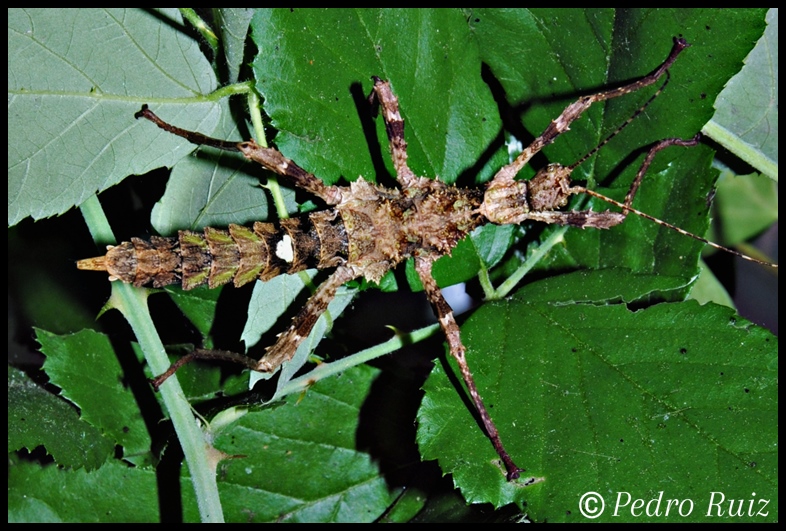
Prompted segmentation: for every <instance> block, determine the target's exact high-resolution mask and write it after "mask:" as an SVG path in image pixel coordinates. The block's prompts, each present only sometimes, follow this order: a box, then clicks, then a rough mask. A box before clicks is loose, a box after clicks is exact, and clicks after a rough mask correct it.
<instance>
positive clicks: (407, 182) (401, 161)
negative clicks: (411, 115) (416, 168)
mask: <svg viewBox="0 0 786 531" xmlns="http://www.w3.org/2000/svg"><path fill="white" fill-rule="evenodd" d="M371 79H373V80H374V88H373V89H372V90H371V94H369V96H368V99H369V103H370V104H371V105H372V107H373V106H374V104H376V103H379V106H380V108H381V109H382V118H383V119H384V120H385V130H386V131H387V133H388V141H389V142H390V154H391V156H392V158H393V166H394V167H395V168H396V180H397V181H398V183H399V184H400V185H401V187H402V188H407V187H409V186H412V185H413V184H415V182H416V181H417V176H416V175H415V174H414V173H413V172H412V170H411V169H409V166H408V165H407V142H406V140H404V119H403V118H402V117H401V113H400V112H399V110H398V98H397V97H396V95H395V94H393V91H392V90H391V88H390V82H389V81H383V80H382V79H380V78H378V77H377V76H373V77H372V78H371Z"/></svg>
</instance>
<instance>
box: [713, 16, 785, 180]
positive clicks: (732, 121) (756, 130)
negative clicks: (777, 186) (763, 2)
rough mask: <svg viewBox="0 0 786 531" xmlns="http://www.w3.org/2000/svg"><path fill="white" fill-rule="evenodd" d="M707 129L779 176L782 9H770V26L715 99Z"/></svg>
mask: <svg viewBox="0 0 786 531" xmlns="http://www.w3.org/2000/svg"><path fill="white" fill-rule="evenodd" d="M715 108H716V109H717V112H716V113H715V115H714V116H713V117H712V121H710V123H708V124H707V126H706V128H705V131H706V132H707V134H709V135H711V136H712V137H713V139H715V140H716V141H717V142H719V143H720V144H721V145H723V146H724V147H725V148H727V149H729V150H731V151H732V152H733V153H735V154H736V155H737V156H739V157H740V158H742V159H743V160H745V161H746V162H748V163H749V164H750V165H752V166H753V167H754V168H756V169H757V170H759V171H760V172H762V173H764V174H765V175H768V176H769V177H770V178H771V179H774V180H776V181H777V179H778V10H777V9H770V10H769V11H768V12H767V29H766V30H765V32H764V36H763V37H762V39H761V40H760V41H759V43H758V45H757V46H756V47H755V48H754V49H753V51H752V52H751V54H750V55H749V56H748V57H747V58H746V59H745V67H744V68H743V69H742V71H741V72H740V73H739V74H737V75H736V76H734V77H733V78H732V79H731V80H729V83H728V84H727V85H726V88H725V89H724V90H723V92H722V93H721V94H720V96H719V97H718V99H717V101H716V102H715Z"/></svg>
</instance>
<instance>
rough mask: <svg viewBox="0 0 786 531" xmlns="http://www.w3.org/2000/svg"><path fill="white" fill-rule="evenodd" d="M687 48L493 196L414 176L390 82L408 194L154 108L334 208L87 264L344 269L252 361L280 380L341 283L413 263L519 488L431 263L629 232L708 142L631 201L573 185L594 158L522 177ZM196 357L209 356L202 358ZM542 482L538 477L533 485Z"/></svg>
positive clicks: (394, 144)
mask: <svg viewBox="0 0 786 531" xmlns="http://www.w3.org/2000/svg"><path fill="white" fill-rule="evenodd" d="M687 46H688V44H687V43H686V42H685V41H684V40H682V39H675V42H674V46H673V48H672V50H671V53H670V54H669V56H668V58H667V59H666V60H665V61H664V62H663V64H661V65H660V66H659V67H658V68H656V69H655V70H654V71H653V72H652V73H651V74H649V75H648V76H645V77H643V78H642V79H640V80H638V81H636V82H633V83H630V84H628V85H624V86H622V87H619V88H616V89H611V90H608V91H604V92H599V93H597V94H593V95H590V96H584V97H582V98H580V99H579V100H578V101H576V102H575V103H572V104H571V105H569V106H568V107H566V108H565V110H564V111H563V112H562V113H561V114H560V115H559V116H558V117H557V118H556V119H555V120H553V121H552V122H551V124H550V125H549V126H548V127H547V128H546V130H545V131H544V132H543V134H541V135H540V136H539V137H537V138H535V140H534V141H533V142H532V143H531V144H530V145H529V146H528V147H527V148H525V149H524V150H523V151H522V153H521V154H520V155H519V156H518V157H517V158H516V159H515V160H514V161H513V162H511V163H510V164H508V165H506V166H504V167H503V168H501V169H500V170H499V171H498V172H497V174H496V175H495V176H494V178H493V179H492V180H491V181H490V182H489V184H488V186H487V187H486V189H485V190H474V189H464V188H456V187H454V186H449V185H446V184H444V183H442V182H440V181H438V180H432V179H429V178H426V177H419V176H416V175H415V174H414V173H413V172H412V170H411V169H410V168H409V166H408V165H407V143H406V141H405V139H404V121H403V119H402V118H401V115H400V113H399V106H398V100H397V98H396V96H395V95H394V94H393V91H392V90H391V87H390V83H389V82H388V81H383V80H382V79H379V78H377V77H374V78H373V79H374V87H373V90H372V92H371V95H370V96H369V101H370V103H371V104H372V105H377V104H378V105H379V107H380V109H381V112H382V115H383V118H384V120H385V126H386V131H387V134H388V139H389V143H390V150H391V156H392V160H393V164H394V166H395V168H396V180H397V181H398V184H399V186H400V188H385V187H382V186H379V185H375V184H371V183H369V182H367V181H365V180H363V179H362V178H361V179H358V180H357V181H355V182H353V183H351V184H350V185H349V186H343V187H342V186H327V185H325V184H324V183H323V182H322V181H321V180H319V179H318V178H317V177H315V176H314V175H313V174H311V173H309V172H308V171H306V170H304V169H303V168H301V167H300V166H298V165H297V164H296V163H295V162H293V161H291V160H289V159H287V158H286V157H285V156H284V155H283V154H282V153H280V152H279V151H277V150H275V149H272V148H266V147H262V146H259V145H258V144H257V143H256V142H255V141H253V140H250V141H246V142H240V143H237V144H234V143H231V142H226V141H223V140H217V139H213V138H209V137H206V136H204V135H201V134H199V133H193V132H190V131H185V130H183V129H180V128H177V127H175V126H172V125H170V124H168V123H166V122H164V121H163V120H161V119H160V118H158V116H156V115H155V114H153V113H152V112H150V111H149V110H148V109H147V107H146V106H145V107H143V109H142V110H141V111H140V112H139V113H137V117H138V118H139V117H144V118H146V119H148V120H150V121H152V122H154V123H155V124H156V125H158V126H159V127H161V128H162V129H165V130H167V131H169V132H171V133H173V134H177V135H180V136H182V137H184V138H186V139H188V140H190V141H192V142H194V143H198V144H206V145H210V146H214V147H218V148H220V149H226V150H232V151H240V152H241V153H243V154H244V155H245V156H246V157H247V158H248V159H250V160H253V161H256V162H258V163H259V164H261V165H262V166H264V167H265V168H267V169H268V170H271V171H273V172H275V173H278V174H280V175H282V176H286V177H287V178H289V179H290V180H291V181H292V182H293V183H294V184H295V185H296V186H298V187H299V188H301V189H303V190H306V191H308V192H310V193H312V194H314V195H316V196H317V197H319V198H321V199H322V200H323V201H324V202H325V203H326V204H327V206H328V209H327V210H325V211H323V212H319V213H315V214H310V215H308V216H306V217H302V218H298V219H287V220H282V221H281V222H280V223H279V224H278V225H274V224H271V223H261V222H257V223H255V224H254V226H253V228H247V227H241V226H238V225H231V226H230V227H229V229H228V230H226V231H225V230H218V229H212V228H207V229H205V231H204V233H196V232H192V231H181V232H180V233H179V235H178V237H177V238H160V237H153V238H151V239H150V241H149V242H146V241H144V240H140V239H138V238H134V239H132V240H131V242H125V243H122V244H120V245H118V246H116V247H110V248H109V251H108V252H107V255H106V256H104V257H98V258H92V259H88V260H82V261H80V262H79V264H78V266H79V267H80V268H82V269H93V270H106V271H108V272H109V274H110V279H112V280H116V279H119V280H122V281H124V282H130V283H133V284H134V285H137V286H143V285H148V284H151V285H153V286H156V287H159V286H163V285H166V284H171V283H176V282H181V283H182V285H183V288H184V289H191V288H193V287H196V286H198V285H201V284H204V283H207V284H208V285H210V286H211V287H214V286H218V285H221V284H224V283H226V282H229V281H233V282H234V284H235V285H236V286H240V285H242V284H245V283H247V282H249V281H251V280H252V279H254V278H260V279H261V280H268V279H270V278H272V277H274V276H276V275H279V274H282V273H294V272H296V271H300V270H302V269H305V268H307V267H312V266H313V267H319V268H336V270H335V272H334V273H333V274H331V276H330V277H329V278H328V279H327V280H326V281H325V282H324V283H323V284H322V285H320V287H319V289H318V290H317V291H316V293H315V294H314V295H313V296H312V297H311V298H310V299H309V301H308V302H307V303H306V305H305V307H304V308H303V309H302V310H301V311H300V312H299V313H298V315H297V316H296V317H295V319H294V320H293V322H292V325H291V326H290V327H289V328H288V329H287V330H286V331H285V332H284V333H283V334H281V335H280V336H279V339H278V341H276V343H275V345H273V346H272V347H271V348H270V349H269V350H268V351H267V353H266V354H265V356H264V357H263V358H262V359H261V360H259V361H258V362H257V361H250V362H248V363H247V364H248V365H249V366H250V367H251V368H253V369H255V370H257V371H265V372H270V371H274V370H276V369H277V368H278V367H279V366H280V365H281V364H282V363H283V362H285V361H287V360H289V359H291V358H292V356H293V355H294V353H295V350H296V349H297V347H298V346H299V345H300V344H301V342H302V341H303V339H305V338H306V337H307V336H308V334H309V333H310V332H311V330H312V328H313V326H314V324H315V323H316V320H317V319H318V318H319V316H320V315H321V314H322V313H323V312H324V311H325V309H326V308H327V306H328V303H329V302H330V301H331V300H332V299H333V297H334V296H335V294H336V290H337V289H338V288H339V287H340V286H341V285H342V284H344V283H345V282H347V281H349V280H352V279H355V278H358V277H365V278H367V279H369V280H371V281H375V282H376V281H379V280H380V279H381V278H382V276H383V275H384V274H385V273H386V272H387V271H388V270H390V269H391V268H393V267H395V266H396V265H397V264H399V263H400V262H402V261H403V260H405V259H407V258H414V259H415V271H416V272H417V273H418V275H419V277H420V280H421V281H422V283H423V286H424V288H425V291H426V295H427V297H428V299H429V301H430V302H431V304H432V306H433V307H434V310H435V313H436V314H437V317H438V320H439V323H440V325H441V327H442V329H443V331H444V332H445V335H446V337H447V340H448V345H449V348H450V354H451V355H452V356H453V357H454V358H455V359H456V361H457V362H458V364H459V367H460V368H461V375H462V378H463V379H464V382H465V383H466V385H467V389H468V391H469V394H470V397H471V399H472V402H473V403H474V405H475V408H476V409H477V411H478V414H479V415H480V418H481V420H482V422H483V426H484V428H485V430H486V433H487V435H488V436H489V438H490V439H491V441H492V443H493V445H494V448H495V450H496V451H497V454H498V455H499V457H500V459H501V461H502V463H503V464H504V466H505V469H506V472H507V478H508V479H509V480H513V479H516V478H518V477H519V475H520V472H521V471H522V470H523V469H521V468H519V467H518V466H517V465H516V464H515V463H514V462H513V459H512V458H511V457H510V456H509V455H508V453H507V452H506V451H505V448H504V446H503V444H502V440H501V437H500V434H499V432H498V431H497V428H496V426H495V425H494V422H493V421H492V419H491V417H490V415H489V413H488V411H487V410H486V407H485V405H484V404H483V400H482V399H481V396H480V393H479V391H478V389H477V387H476V386H475V382H474V380H473V378H472V373H471V372H470V370H469V366H468V363H467V360H466V357H465V351H466V349H465V347H464V345H463V344H462V342H461V335H460V330H459V327H458V325H457V324H456V320H455V318H454V316H453V311H452V309H451V308H450V306H449V305H448V303H447V302H446V301H445V299H444V297H443V296H442V293H441V291H440V289H439V287H438V286H437V284H436V281H435V280H434V278H433V276H432V274H431V270H432V265H433V263H434V262H435V261H436V260H437V259H438V258H440V257H442V256H445V255H447V254H450V252H451V250H452V249H453V248H454V247H455V246H456V244H457V243H458V242H459V241H460V240H461V239H463V238H464V237H466V236H467V235H468V234H469V233H470V232H471V231H472V230H473V229H475V228H476V227H478V226H479V225H482V224H484V223H488V222H492V223H498V224H509V223H521V222H522V221H524V220H536V221H542V222H546V223H557V224H561V225H571V226H575V227H581V228H585V227H593V228H601V229H606V228H609V227H612V226H614V225H617V224H619V223H621V222H622V221H623V220H624V219H625V216H626V215H627V214H628V212H636V213H639V212H638V211H637V210H635V209H634V208H633V207H632V202H633V197H634V195H635V193H636V190H637V189H638V186H639V184H640V182H641V180H642V179H643V177H644V174H645V172H646V170H647V168H648V166H649V164H650V163H651V161H652V158H653V157H654V156H655V154H656V153H657V152H658V151H660V150H662V149H665V148H667V147H669V146H674V145H678V146H692V145H695V144H696V143H698V136H697V137H696V138H693V139H691V140H680V139H666V140H664V141H661V142H660V143H658V144H657V145H655V146H654V147H653V148H652V149H651V150H650V152H649V154H648V155H647V157H646V159H645V161H644V163H643V164H642V166H641V168H640V170H639V172H638V174H637V176H636V179H635V180H634V182H633V184H632V186H631V189H630V192H629V193H628V196H627V197H626V199H625V202H624V203H619V202H616V201H613V200H611V199H608V198H605V197H603V196H600V195H599V194H597V193H595V192H592V191H591V190H587V189H586V188H584V187H581V186H574V185H572V184H571V181H570V175H571V173H572V172H573V170H574V169H575V167H576V166H577V165H578V164H579V163H580V162H582V161H583V160H584V159H582V161H579V162H577V163H576V164H574V165H572V166H562V165H560V164H551V165H549V166H547V167H546V168H544V169H543V170H541V171H540V172H538V174H537V175H536V176H535V177H534V178H533V179H532V180H530V181H528V182H525V181H517V180H515V177H516V175H517V174H518V172H519V171H520V170H521V169H522V168H523V167H524V165H526V164H527V163H528V162H529V160H530V159H531V158H532V157H533V156H534V155H535V154H536V153H538V152H539V151H540V150H541V149H542V148H543V147H544V146H546V145H548V144H550V143H551V142H553V141H554V140H555V139H556V138H557V137H558V136H559V135H561V134H562V133H564V132H565V131H567V130H568V129H569V126H570V124H571V123H572V122H573V121H575V120H576V119H578V118H579V117H580V116H581V114H582V113H583V112H584V111H585V110H587V109H588V108H589V107H590V106H591V105H592V104H593V103H595V102H599V101H604V100H607V99H610V98H616V97H619V96H622V95H625V94H628V93H630V92H632V91H635V90H637V89H639V88H642V87H645V86H648V85H651V84H653V83H655V82H656V81H657V80H658V79H659V78H660V77H661V76H663V75H664V74H665V73H666V72H667V69H668V68H669V66H671V64H672V63H673V62H674V61H675V60H676V59H677V56H678V55H679V54H680V52H681V51H682V50H684V49H685V48H686V47H687ZM631 119H632V118H631ZM629 122H630V120H629V121H628V123H629ZM625 125H626V124H625ZM623 127H624V125H623ZM606 141H608V139H607V140H606ZM604 143H605V142H604ZM601 145H603V144H601ZM577 193H587V194H591V195H594V196H596V197H601V198H603V199H605V200H607V201H608V202H610V203H612V204H615V205H617V206H619V207H620V208H621V209H622V211H621V212H612V211H608V210H607V211H605V212H593V211H581V212H579V211H572V212H563V211H560V210H558V209H559V208H562V207H564V206H565V205H566V204H567V201H568V198H569V197H570V196H571V195H573V194H577ZM639 214H642V213H639ZM642 215H644V214H642ZM644 216H645V217H648V218H649V219H652V218H651V217H650V216H646V215H644ZM658 222H659V223H663V222H660V221H658ZM663 224H664V225H668V224H665V223H663ZM677 230H679V231H680V232H682V233H683V234H687V233H685V232H684V231H682V230H681V229H677ZM688 235H689V236H692V237H694V238H697V239H700V240H702V241H706V240H703V239H701V238H698V237H697V236H694V235H691V234H688ZM192 356H193V357H199V355H198V352H197V353H195V354H193V355H192ZM244 363H245V362H244ZM176 369H177V366H173V368H171V369H170V371H167V373H165V374H163V375H161V376H160V377H159V378H157V379H156V385H159V384H161V383H162V382H163V381H164V380H165V379H166V378H167V377H168V376H170V375H171V374H172V373H173V372H174V370H176ZM535 481H536V480H535V479H534V478H529V479H527V480H525V481H523V484H524V485H529V484H531V483H533V482H535Z"/></svg>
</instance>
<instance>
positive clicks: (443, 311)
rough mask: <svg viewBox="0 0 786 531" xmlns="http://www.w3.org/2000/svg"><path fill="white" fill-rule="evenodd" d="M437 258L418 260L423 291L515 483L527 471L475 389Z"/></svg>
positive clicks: (416, 268) (498, 452) (508, 474)
mask: <svg viewBox="0 0 786 531" xmlns="http://www.w3.org/2000/svg"><path fill="white" fill-rule="evenodd" d="M435 258H437V257H433V256H426V257H417V258H415V270H416V271H417V272H418V275H419V276H420V281H421V282H422V283H423V288H424V289H425V290H426V296H427V297H428V300H429V302H431V305H432V306H433V307H434V312H435V313H436V314H437V319H438V320H439V324H440V326H441V327H442V331H443V332H444V333H445V337H446V338H447V341H448V348H449V350H450V355H451V356H453V358H454V359H455V360H456V362H457V363H458V365H459V369H460V370H461V377H462V378H463V379H464V383H466V384H467V389H468V390H469V395H470V397H471V398H472V402H473V404H475V409H477V411H478V414H479V415H480V418H481V421H482V422H483V427H484V428H485V430H486V434H487V435H488V437H489V439H491V444H493V445H494V449H495V450H496V451H497V454H498V455H499V457H500V459H502V462H503V463H504V464H505V470H506V471H507V479H508V481H512V480H514V479H517V478H518V477H519V476H520V473H521V472H523V471H524V469H523V468H519V467H518V466H517V465H516V463H514V462H513V459H512V458H511V457H510V455H509V454H508V452H507V451H506V450H505V447H504V446H503V444H502V440H501V439H500V436H499V431H498V430H497V427H496V426H495V425H494V421H493V420H491V416H490V415H489V412H488V410H487V409H486V406H485V405H484V404H483V399H482V398H481V397H480V393H479V392H478V388H477V386H476V385H475V380H474V378H473V377H472V372H471V371H470V370H469V365H468V364H467V357H466V355H465V354H466V351H467V348H466V347H465V346H464V344H463V343H462V342H461V331H460V330H459V327H458V324H457V323H456V318H455V317H454V316H453V309H452V308H451V307H450V305H449V304H448V302H447V301H446V300H445V297H443V296H442V291H440V289H439V287H438V286H437V282H436V281H435V280H434V277H433V276H432V275H431V266H432V264H433V262H434V259H435Z"/></svg>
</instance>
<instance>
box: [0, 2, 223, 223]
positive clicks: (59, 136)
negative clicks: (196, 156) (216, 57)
mask: <svg viewBox="0 0 786 531" xmlns="http://www.w3.org/2000/svg"><path fill="white" fill-rule="evenodd" d="M179 24H180V21H179V15H177V14H176V12H172V11H165V12H160V13H157V12H150V11H143V10H139V9H131V10H126V9H119V8H118V9H103V10H101V9H90V10H81V9H71V10H63V9H41V10H36V9H12V10H10V11H9V12H8V128H9V131H13V134H10V135H9V136H8V142H9V143H8V224H9V225H13V224H15V223H18V222H19V221H20V220H21V219H23V218H25V217H27V216H32V217H33V218H34V219H40V218H43V217H49V216H53V215H56V214H62V213H63V212H65V211H66V210H68V209H69V208H72V207H74V206H76V205H80V204H81V203H82V202H83V201H84V200H85V199H87V198H88V197H90V196H91V195H93V194H95V193H96V192H99V191H102V190H105V189H106V188H109V187H110V186H112V185H114V184H117V183H118V182H120V181H121V180H122V179H124V178H125V177H126V176H128V175H129V174H135V173H136V174H142V173H145V172H148V171H150V170H152V169H154V168H157V167H160V166H171V165H172V164H174V163H175V161H177V160H179V159H180V158H182V157H184V156H185V155H187V154H188V153H190V152H191V151H192V150H193V149H194V148H193V146H189V145H188V144H187V143H186V142H183V141H182V139H178V138H176V137H173V136H172V135H169V134H167V133H164V132H163V131H156V130H155V129H150V128H148V127H146V124H142V123H138V122H137V121H136V120H134V119H133V115H134V113H135V112H136V111H138V110H139V108H140V107H141V105H142V104H143V103H150V104H154V103H155V104H157V106H158V107H159V108H162V107H164V108H166V110H167V111H169V113H171V114H170V115H169V117H170V119H172V120H176V121H177V122H178V123H179V124H180V125H181V126H183V127H186V128H189V129H198V128H200V129H206V130H207V131H209V132H212V129H213V128H214V127H215V124H216V123H217V121H218V119H219V118H220V110H219V108H218V106H217V105H216V103H215V102H210V101H206V100H204V99H203V98H202V97H203V96H205V95H207V94H208V93H209V92H211V91H213V90H215V89H216V78H215V76H214V74H213V71H212V69H211V68H210V65H209V63H208V62H207V61H206V60H205V58H204V56H203V55H202V54H201V52H200V50H199V46H198V45H197V43H195V42H194V41H193V40H192V39H190V38H189V37H188V36H186V35H184V34H183V33H182V32H181V31H179V30H178V29H177V27H176V26H177V25H179ZM109 43H111V45H110V44H109ZM200 99H202V101H199V100H200Z"/></svg>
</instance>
